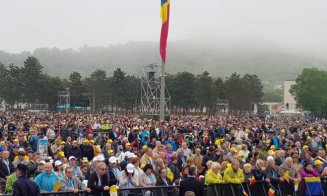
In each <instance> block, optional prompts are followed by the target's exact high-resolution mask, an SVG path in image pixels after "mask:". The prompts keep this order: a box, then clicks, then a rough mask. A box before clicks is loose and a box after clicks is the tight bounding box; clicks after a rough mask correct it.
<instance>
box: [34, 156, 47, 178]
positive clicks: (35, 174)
mask: <svg viewBox="0 0 327 196" xmlns="http://www.w3.org/2000/svg"><path fill="white" fill-rule="evenodd" d="M44 165H45V161H43V160H42V161H40V162H39V163H38V165H37V169H36V171H35V172H34V178H35V177H36V176H37V175H39V174H40V173H42V172H43V171H44Z"/></svg>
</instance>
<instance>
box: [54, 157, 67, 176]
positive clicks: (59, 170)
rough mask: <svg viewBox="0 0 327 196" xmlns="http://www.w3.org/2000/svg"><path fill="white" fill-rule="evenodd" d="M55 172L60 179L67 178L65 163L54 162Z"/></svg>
mask: <svg viewBox="0 0 327 196" xmlns="http://www.w3.org/2000/svg"><path fill="white" fill-rule="evenodd" d="M54 172H55V173H56V174H57V176H59V177H60V178H63V177H64V176H65V173H64V167H63V163H62V162H61V161H60V160H56V161H55V162H54Z"/></svg>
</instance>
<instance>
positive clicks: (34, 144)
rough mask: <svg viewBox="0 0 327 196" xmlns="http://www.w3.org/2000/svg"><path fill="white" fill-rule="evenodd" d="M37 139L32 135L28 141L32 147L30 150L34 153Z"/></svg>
mask: <svg viewBox="0 0 327 196" xmlns="http://www.w3.org/2000/svg"><path fill="white" fill-rule="evenodd" d="M38 140H39V137H38V136H37V135H32V136H31V137H30V139H29V142H30V144H31V145H32V150H33V151H34V152H36V151H37V143H38Z"/></svg>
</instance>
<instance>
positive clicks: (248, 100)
mask: <svg viewBox="0 0 327 196" xmlns="http://www.w3.org/2000/svg"><path fill="white" fill-rule="evenodd" d="M242 81H243V82H242V84H243V87H242V92H243V95H244V96H243V97H242V100H241V101H242V102H243V108H242V109H243V110H244V111H249V112H251V111H253V104H258V103H259V102H261V101H262V97H263V85H262V83H261V80H260V79H259V78H258V77H257V76H256V75H249V74H245V75H244V76H243V78H242Z"/></svg>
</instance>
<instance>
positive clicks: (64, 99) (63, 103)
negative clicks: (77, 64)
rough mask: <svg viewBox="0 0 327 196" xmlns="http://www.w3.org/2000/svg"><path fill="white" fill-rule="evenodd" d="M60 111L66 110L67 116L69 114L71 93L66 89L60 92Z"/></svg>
mask: <svg viewBox="0 0 327 196" xmlns="http://www.w3.org/2000/svg"><path fill="white" fill-rule="evenodd" d="M57 107H58V108H59V109H65V111H66V114H68V111H69V107H70V91H69V88H66V91H59V92H58V106H57Z"/></svg>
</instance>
